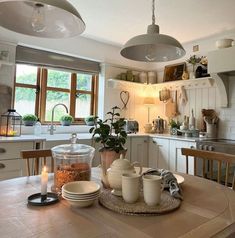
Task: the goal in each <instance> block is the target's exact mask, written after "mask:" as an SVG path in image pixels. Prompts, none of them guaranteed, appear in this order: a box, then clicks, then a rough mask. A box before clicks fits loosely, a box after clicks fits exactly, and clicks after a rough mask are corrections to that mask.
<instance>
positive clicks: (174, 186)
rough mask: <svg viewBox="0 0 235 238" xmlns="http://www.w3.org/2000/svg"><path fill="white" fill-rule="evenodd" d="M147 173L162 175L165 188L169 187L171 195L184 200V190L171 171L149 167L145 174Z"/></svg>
mask: <svg viewBox="0 0 235 238" xmlns="http://www.w3.org/2000/svg"><path fill="white" fill-rule="evenodd" d="M146 174H153V175H158V176H161V177H162V178H163V181H164V188H167V189H169V192H170V194H171V196H172V197H174V198H178V199H181V200H183V196H182V190H181V188H180V186H179V184H178V183H177V179H176V178H175V176H174V175H173V174H172V173H171V172H170V171H168V170H165V169H149V170H147V171H146V172H144V173H143V175H146Z"/></svg>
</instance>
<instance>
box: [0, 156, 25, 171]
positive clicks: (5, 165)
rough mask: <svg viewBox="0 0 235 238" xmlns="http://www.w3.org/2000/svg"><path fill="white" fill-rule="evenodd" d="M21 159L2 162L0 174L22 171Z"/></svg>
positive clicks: (0, 163) (0, 161)
mask: <svg viewBox="0 0 235 238" xmlns="http://www.w3.org/2000/svg"><path fill="white" fill-rule="evenodd" d="M22 162H23V161H22V160H21V159H9V160H0V174H1V173H5V172H9V171H14V170H21V169H22Z"/></svg>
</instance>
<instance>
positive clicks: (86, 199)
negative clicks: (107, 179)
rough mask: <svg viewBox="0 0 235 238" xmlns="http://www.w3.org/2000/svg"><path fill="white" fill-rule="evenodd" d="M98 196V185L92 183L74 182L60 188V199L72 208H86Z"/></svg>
mask: <svg viewBox="0 0 235 238" xmlns="http://www.w3.org/2000/svg"><path fill="white" fill-rule="evenodd" d="M99 195H100V185H99V184H97V183H96V182H93V181H75V182H70V183H67V184H65V185H63V187H62V197H63V198H64V199H66V200H67V201H68V202H69V203H70V204H71V205H72V206H76V207H87V206H90V205H92V204H93V203H94V202H95V200H96V199H98V197H99Z"/></svg>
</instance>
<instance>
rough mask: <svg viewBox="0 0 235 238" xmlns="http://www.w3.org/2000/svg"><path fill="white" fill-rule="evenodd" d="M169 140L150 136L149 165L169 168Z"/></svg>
mask: <svg viewBox="0 0 235 238" xmlns="http://www.w3.org/2000/svg"><path fill="white" fill-rule="evenodd" d="M169 141H170V140H169V139H162V138H150V140H149V164H148V166H149V167H151V168H160V169H169Z"/></svg>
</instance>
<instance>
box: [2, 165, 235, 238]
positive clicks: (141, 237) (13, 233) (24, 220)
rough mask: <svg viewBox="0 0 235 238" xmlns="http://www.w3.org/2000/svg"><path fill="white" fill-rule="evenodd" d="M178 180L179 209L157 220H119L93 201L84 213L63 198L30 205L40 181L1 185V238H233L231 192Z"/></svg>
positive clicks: (210, 184) (25, 179)
mask: <svg viewBox="0 0 235 238" xmlns="http://www.w3.org/2000/svg"><path fill="white" fill-rule="evenodd" d="M181 175H182V176H183V177H184V179H185V181H184V183H183V184H182V185H181V186H182V190H183V197H184V200H183V201H182V203H181V206H180V208H179V209H177V210H176V211H174V212H170V213H168V214H164V215H158V216H129V215H122V214H118V213H115V212H113V211H110V210H108V209H106V208H104V207H102V206H101V205H100V204H99V203H98V201H97V202H96V203H95V204H94V205H93V206H91V207H87V208H74V207H71V206H70V205H69V204H68V202H67V201H66V200H63V199H61V200H60V202H58V203H56V204H53V205H49V206H42V207H39V206H31V205H28V204H27V198H28V196H30V195H31V194H34V193H38V192H40V176H31V177H20V178H16V179H10V180H5V181H1V182H0V195H1V202H0V237H1V238H14V237H17V238H19V237H20V238H25V237H40V238H45V237H53V238H54V237H55V238H62V237H66V238H73V237H74V238H75V237H76V238H151V237H159V238H171V237H184V238H188V237H195V238H208V237H215V238H217V237H220V238H223V237H229V238H233V237H235V223H234V222H235V192H234V191H233V190H231V189H229V188H226V187H224V186H223V185H219V184H217V183H215V182H213V181H209V180H205V179H203V178H199V177H195V176H191V175H186V174H181ZM99 178H100V173H99V169H98V168H95V169H92V180H99ZM50 181H51V183H52V182H53V174H51V175H50Z"/></svg>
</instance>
